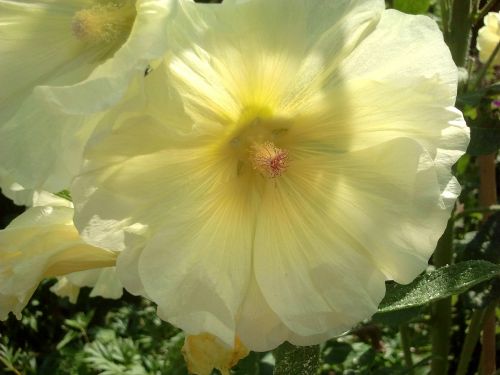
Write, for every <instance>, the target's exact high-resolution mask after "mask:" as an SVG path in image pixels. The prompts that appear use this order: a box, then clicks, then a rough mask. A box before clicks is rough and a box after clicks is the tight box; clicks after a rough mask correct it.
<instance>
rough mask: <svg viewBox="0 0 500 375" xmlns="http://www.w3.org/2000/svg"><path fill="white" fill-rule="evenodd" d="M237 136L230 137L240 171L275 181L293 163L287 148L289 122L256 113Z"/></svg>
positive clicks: (244, 120) (243, 125)
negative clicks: (253, 172)
mask: <svg viewBox="0 0 500 375" xmlns="http://www.w3.org/2000/svg"><path fill="white" fill-rule="evenodd" d="M239 124H240V125H239V126H238V127H236V129H235V130H234V132H233V133H230V134H229V136H228V140H230V141H229V146H230V147H229V150H230V152H231V155H232V156H231V158H232V159H233V160H237V161H238V163H237V168H236V172H237V174H238V175H242V174H246V173H248V172H249V171H250V172H251V171H252V170H253V171H255V172H257V173H256V174H258V175H260V176H262V177H265V178H269V179H274V178H276V177H280V176H282V175H283V173H285V172H286V171H287V169H288V166H289V164H290V156H289V152H288V150H287V149H286V147H283V146H284V145H285V146H286V145H287V144H289V139H287V134H288V129H289V127H290V125H291V122H290V120H289V119H283V118H277V117H273V116H272V115H271V116H269V115H267V114H264V115H261V113H260V112H259V111H254V113H253V116H248V115H247V114H246V113H245V116H244V117H243V119H242V120H241V121H240V122H239Z"/></svg>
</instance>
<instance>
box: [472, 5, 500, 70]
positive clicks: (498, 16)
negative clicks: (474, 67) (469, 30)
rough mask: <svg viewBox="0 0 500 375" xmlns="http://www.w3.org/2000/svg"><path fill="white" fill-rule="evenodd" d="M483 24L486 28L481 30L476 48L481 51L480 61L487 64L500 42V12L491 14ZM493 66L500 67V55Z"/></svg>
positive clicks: (496, 57) (498, 54)
mask: <svg viewBox="0 0 500 375" xmlns="http://www.w3.org/2000/svg"><path fill="white" fill-rule="evenodd" d="M483 22H484V26H483V27H481V28H480V29H479V32H478V35H477V42H476V47H477V49H478V51H479V60H480V61H481V62H482V63H485V62H487V61H488V59H489V58H490V56H491V54H492V53H493V51H494V50H495V48H496V46H497V44H498V43H499V42H500V12H497V13H495V12H489V13H488V14H487V15H486V16H485V17H484V20H483ZM492 64H493V65H500V53H497V54H496V56H495V58H494V59H493V62H492Z"/></svg>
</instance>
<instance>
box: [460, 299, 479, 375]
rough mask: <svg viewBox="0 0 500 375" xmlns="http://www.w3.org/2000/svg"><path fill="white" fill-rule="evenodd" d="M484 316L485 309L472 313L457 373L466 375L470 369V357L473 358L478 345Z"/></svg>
mask: <svg viewBox="0 0 500 375" xmlns="http://www.w3.org/2000/svg"><path fill="white" fill-rule="evenodd" d="M483 318H484V309H479V310H476V311H474V313H473V314H472V317H471V320H470V323H469V330H468V331H467V335H466V336H465V340H464V344H463V346H462V351H461V352H460V360H459V362H458V368H457V372H456V375H466V374H467V370H468V369H469V363H470V359H471V358H472V353H473V352H474V348H475V347H476V344H477V341H478V340H479V335H480V334H481V327H482V322H483Z"/></svg>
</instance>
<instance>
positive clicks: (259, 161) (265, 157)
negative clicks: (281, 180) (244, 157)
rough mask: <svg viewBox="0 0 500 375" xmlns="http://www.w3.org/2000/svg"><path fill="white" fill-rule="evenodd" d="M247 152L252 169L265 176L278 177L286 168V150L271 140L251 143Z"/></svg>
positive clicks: (287, 161)
mask: <svg viewBox="0 0 500 375" xmlns="http://www.w3.org/2000/svg"><path fill="white" fill-rule="evenodd" d="M249 154H250V155H249V156H250V162H251V164H252V167H253V169H255V170H256V171H258V172H260V173H261V174H262V175H263V176H265V177H268V178H276V177H279V176H281V175H282V174H283V172H285V171H286V169H287V168H288V164H289V158H288V151H287V150H283V149H281V148H278V147H276V146H275V145H274V143H272V142H265V143H262V144H258V143H255V144H253V145H252V146H251V148H250V152H249Z"/></svg>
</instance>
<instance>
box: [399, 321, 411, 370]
mask: <svg viewBox="0 0 500 375" xmlns="http://www.w3.org/2000/svg"><path fill="white" fill-rule="evenodd" d="M399 335H400V337H401V346H402V347H403V354H404V358H405V364H406V368H407V370H408V372H407V374H408V375H414V374H415V372H414V371H413V358H412V355H411V349H410V348H411V343H410V330H409V327H408V325H407V324H403V325H401V326H399Z"/></svg>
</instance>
